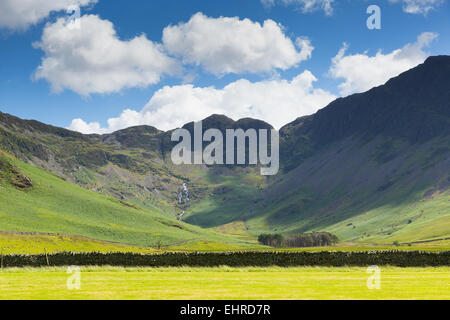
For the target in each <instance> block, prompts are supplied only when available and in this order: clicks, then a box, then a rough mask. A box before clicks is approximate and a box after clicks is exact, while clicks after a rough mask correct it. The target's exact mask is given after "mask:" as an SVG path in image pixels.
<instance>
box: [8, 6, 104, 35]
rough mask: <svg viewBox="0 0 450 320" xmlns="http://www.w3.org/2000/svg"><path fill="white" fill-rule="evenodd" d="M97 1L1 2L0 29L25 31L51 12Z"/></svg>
mask: <svg viewBox="0 0 450 320" xmlns="http://www.w3.org/2000/svg"><path fill="white" fill-rule="evenodd" d="M97 1H98V0H1V1H0V28H8V29H13V30H25V29H27V28H28V27H29V26H31V25H34V24H37V23H39V22H40V21H42V20H44V19H45V18H47V17H48V16H49V15H50V13H51V12H59V11H66V10H68V9H69V8H71V7H72V6H78V7H83V6H87V5H90V4H94V3H96V2H97Z"/></svg>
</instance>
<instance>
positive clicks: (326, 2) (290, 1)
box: [261, 0, 334, 16]
mask: <svg viewBox="0 0 450 320" xmlns="http://www.w3.org/2000/svg"><path fill="white" fill-rule="evenodd" d="M333 2H334V0H261V3H262V4H263V5H264V6H265V7H267V8H268V7H272V6H274V5H276V4H277V3H281V4H283V5H294V6H296V7H298V8H300V10H301V11H302V12H303V13H310V12H314V11H317V10H323V11H324V12H325V14H326V15H328V16H329V15H332V14H333Z"/></svg>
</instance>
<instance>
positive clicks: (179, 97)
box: [69, 71, 336, 133]
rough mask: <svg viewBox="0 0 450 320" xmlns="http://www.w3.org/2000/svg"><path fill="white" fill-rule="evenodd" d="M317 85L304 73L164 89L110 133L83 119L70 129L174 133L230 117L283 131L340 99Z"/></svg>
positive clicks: (125, 114)
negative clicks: (135, 128) (219, 86)
mask: <svg viewBox="0 0 450 320" xmlns="http://www.w3.org/2000/svg"><path fill="white" fill-rule="evenodd" d="M315 81H317V79H316V78H315V77H314V75H313V74H312V73H311V72H310V71H304V72H303V73H301V74H299V75H298V76H297V77H295V78H294V79H292V80H291V81H287V80H267V81H261V82H250V81H248V80H245V79H241V80H238V81H236V82H233V83H230V84H229V85H227V86H226V87H225V88H223V89H216V88H214V87H203V88H201V87H194V86H193V85H178V86H173V87H169V86H166V87H164V88H162V89H160V90H158V91H157V92H156V93H155V94H154V95H153V97H152V98H151V99H150V101H149V102H148V103H147V105H146V106H145V107H144V108H143V109H142V111H140V112H137V111H133V110H125V111H124V112H123V113H122V114H121V115H120V117H118V118H113V119H109V120H108V127H107V128H101V127H100V125H99V124H98V123H95V122H94V123H86V122H84V121H82V120H80V119H76V120H74V121H73V122H72V124H71V125H70V127H69V128H70V129H72V130H75V131H80V132H83V133H93V132H96V133H105V132H112V131H115V130H119V129H123V128H126V127H130V126H135V125H144V124H146V125H152V126H155V127H157V128H159V129H162V130H170V129H174V128H176V127H180V126H182V125H184V124H185V123H187V122H190V121H193V120H194V121H198V120H202V119H204V118H206V117H208V116H210V115H211V114H226V115H227V116H229V117H231V118H234V119H236V120H237V119H240V118H244V117H253V118H257V119H261V120H265V121H267V122H269V123H270V124H272V125H273V126H274V127H276V128H280V127H281V126H282V125H284V124H286V123H288V122H290V121H292V120H293V119H295V118H297V117H299V116H303V115H308V114H312V113H314V112H316V111H317V110H318V109H320V108H322V107H324V106H326V105H327V104H328V103H330V102H331V101H333V100H334V99H335V98H336V97H335V96H334V95H333V94H331V93H330V92H328V91H325V90H322V89H317V88H315V87H314V82H315Z"/></svg>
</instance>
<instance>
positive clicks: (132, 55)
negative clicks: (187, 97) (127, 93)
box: [35, 15, 180, 95]
mask: <svg viewBox="0 0 450 320" xmlns="http://www.w3.org/2000/svg"><path fill="white" fill-rule="evenodd" d="M77 25H78V26H79V27H78V28H74V27H73V26H71V25H70V24H67V23H66V20H65V19H63V18H61V19H58V20H57V21H56V22H55V23H53V24H47V25H46V27H45V29H44V32H43V35H42V39H41V42H39V43H37V44H35V47H37V48H40V49H42V50H43V51H44V52H45V57H44V58H43V60H42V63H41V65H40V66H39V68H38V69H37V70H36V73H35V79H46V80H47V81H48V82H50V84H51V86H52V90H53V91H55V92H60V91H62V90H64V89H70V90H72V91H75V92H77V93H79V94H81V95H89V94H91V93H111V92H118V91H120V90H121V89H123V88H131V87H146V86H148V85H151V84H155V83H158V82H159V81H160V78H161V76H162V75H163V74H175V73H176V72H178V71H179V70H180V67H179V65H178V63H177V62H176V61H175V60H174V59H171V58H169V57H168V56H166V55H165V53H164V52H163V48H162V46H161V45H160V44H156V43H153V42H152V41H150V40H148V39H147V37H146V36H145V35H140V36H137V37H135V38H133V39H131V40H129V41H122V40H120V39H119V38H118V36H117V34H116V31H115V30H114V26H113V24H112V23H111V22H109V21H107V20H102V19H100V18H99V17H98V16H96V15H85V16H82V17H81V18H80V19H79V20H77Z"/></svg>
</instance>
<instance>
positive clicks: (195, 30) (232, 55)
mask: <svg viewBox="0 0 450 320" xmlns="http://www.w3.org/2000/svg"><path fill="white" fill-rule="evenodd" d="M163 44H164V46H165V48H166V49H167V51H168V52H169V53H171V54H173V55H176V56H178V57H181V58H182V60H183V62H184V63H187V64H194V65H197V66H201V67H203V68H204V69H205V70H207V71H208V72H211V73H213V74H216V75H222V74H226V73H243V72H251V73H257V72H268V71H272V70H275V69H281V70H286V69H288V68H291V67H294V66H296V65H298V64H299V63H300V62H301V61H304V60H307V59H309V58H310V57H311V54H312V51H313V49H314V47H313V46H312V45H311V42H310V41H309V40H308V39H307V38H298V39H297V40H296V41H295V44H294V43H293V42H292V40H291V39H290V38H288V37H287V36H286V35H285V34H284V32H283V27H282V26H281V25H280V24H278V23H276V22H275V21H273V20H266V21H265V22H264V23H263V24H262V25H261V24H260V23H258V22H253V21H251V20H249V19H243V20H240V19H239V18H237V17H234V18H227V17H220V18H210V17H207V16H205V15H203V14H202V13H197V14H195V15H194V16H192V17H191V19H190V20H189V21H188V22H187V23H180V24H178V25H174V26H168V27H166V28H165V29H164V31H163Z"/></svg>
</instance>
